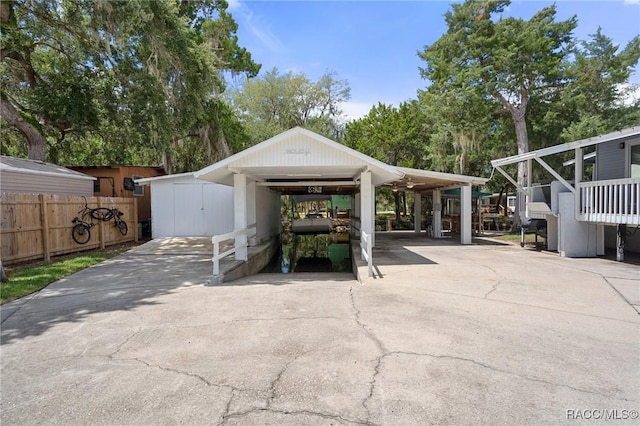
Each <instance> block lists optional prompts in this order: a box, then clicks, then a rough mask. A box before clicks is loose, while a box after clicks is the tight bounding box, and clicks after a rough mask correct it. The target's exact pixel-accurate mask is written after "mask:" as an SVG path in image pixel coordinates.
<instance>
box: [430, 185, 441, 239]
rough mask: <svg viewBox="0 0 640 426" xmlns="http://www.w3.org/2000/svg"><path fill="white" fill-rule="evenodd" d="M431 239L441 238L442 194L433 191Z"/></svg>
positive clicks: (437, 190)
mask: <svg viewBox="0 0 640 426" xmlns="http://www.w3.org/2000/svg"><path fill="white" fill-rule="evenodd" d="M431 226H432V227H433V238H442V192H441V191H440V190H439V189H434V190H433V220H432V222H431Z"/></svg>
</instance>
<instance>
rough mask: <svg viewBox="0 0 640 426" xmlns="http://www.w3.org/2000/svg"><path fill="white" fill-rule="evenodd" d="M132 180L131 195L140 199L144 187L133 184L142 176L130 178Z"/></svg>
mask: <svg viewBox="0 0 640 426" xmlns="http://www.w3.org/2000/svg"><path fill="white" fill-rule="evenodd" d="M132 178H133V180H134V185H133V195H135V196H137V197H142V196H143V195H144V186H142V185H138V184H137V183H135V180H136V179H142V176H132Z"/></svg>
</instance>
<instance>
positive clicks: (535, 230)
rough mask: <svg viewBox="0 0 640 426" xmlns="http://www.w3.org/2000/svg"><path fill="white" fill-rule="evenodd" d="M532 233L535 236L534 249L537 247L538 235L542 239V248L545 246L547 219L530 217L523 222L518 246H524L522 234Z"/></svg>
mask: <svg viewBox="0 0 640 426" xmlns="http://www.w3.org/2000/svg"><path fill="white" fill-rule="evenodd" d="M526 234H534V235H535V236H536V249H537V248H538V236H540V237H541V238H543V239H544V248H545V249H546V248H547V221H546V220H545V219H531V220H530V221H529V223H527V224H523V225H522V228H521V232H520V247H524V236H525V235H526Z"/></svg>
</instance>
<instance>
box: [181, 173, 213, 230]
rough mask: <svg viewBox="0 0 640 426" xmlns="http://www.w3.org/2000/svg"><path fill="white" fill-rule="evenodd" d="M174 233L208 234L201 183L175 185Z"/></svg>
mask: <svg viewBox="0 0 640 426" xmlns="http://www.w3.org/2000/svg"><path fill="white" fill-rule="evenodd" d="M173 217H174V221H175V225H174V230H175V231H174V235H176V236H179V237H198V236H206V235H207V233H206V230H205V227H204V204H203V200H202V185H201V184H197V183H196V184H174V185H173Z"/></svg>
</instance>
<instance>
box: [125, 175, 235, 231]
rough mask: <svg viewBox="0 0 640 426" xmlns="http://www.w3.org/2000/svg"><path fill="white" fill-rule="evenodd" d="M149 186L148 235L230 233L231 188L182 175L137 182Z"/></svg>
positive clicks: (231, 212) (231, 221) (231, 216)
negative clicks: (149, 232)
mask: <svg viewBox="0 0 640 426" xmlns="http://www.w3.org/2000/svg"><path fill="white" fill-rule="evenodd" d="M136 183H138V184H140V185H150V186H151V192H152V193H153V196H152V197H151V235H152V237H153V238H162V237H210V236H212V235H217V234H224V233H227V232H231V231H232V230H233V188H232V187H229V186H225V185H219V184H216V183H211V182H207V181H203V180H200V179H195V178H194V177H193V173H182V174H175V175H167V176H158V177H153V178H146V179H138V180H136Z"/></svg>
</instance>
